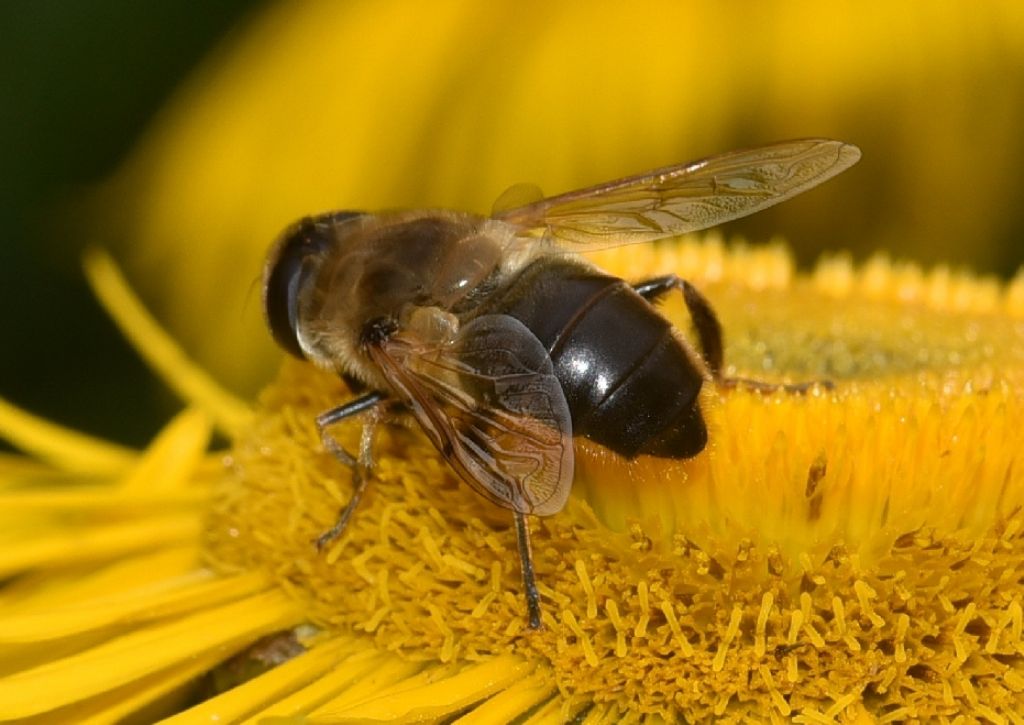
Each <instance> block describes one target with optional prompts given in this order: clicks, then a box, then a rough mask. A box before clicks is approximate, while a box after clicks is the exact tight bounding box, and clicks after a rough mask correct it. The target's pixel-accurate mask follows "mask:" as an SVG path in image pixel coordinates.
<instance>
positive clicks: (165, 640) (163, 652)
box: [0, 591, 301, 719]
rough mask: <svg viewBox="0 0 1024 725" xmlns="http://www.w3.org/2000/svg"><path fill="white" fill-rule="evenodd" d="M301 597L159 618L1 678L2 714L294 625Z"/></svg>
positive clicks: (105, 687)
mask: <svg viewBox="0 0 1024 725" xmlns="http://www.w3.org/2000/svg"><path fill="white" fill-rule="evenodd" d="M300 616H301V615H300V614H299V612H298V609H297V607H296V605H295V603H294V602H293V601H292V600H290V599H289V598H287V597H285V596H284V595H282V594H281V593H280V592H277V591H271V592H268V593H265V594H260V595H257V596H253V597H249V598H247V599H244V600H242V601H240V602H234V603H231V604H227V605H223V606H220V607H215V608H211V609H209V610H207V611H203V612H200V613H198V614H193V615H191V616H187V617H183V618H180V619H176V620H173V621H169V622H163V623H159V624H154V625H151V626H149V627H145V628H143V629H139V630H136V631H134V632H131V633H130V634H125V635H122V636H120V637H117V638H115V639H113V640H111V641H110V642H107V643H105V644H100V645H98V646H96V647H93V648H92V649H89V650H86V651H84V652H80V653H78V654H72V655H69V656H65V657H62V658H60V659H58V660H55V661H54V662H50V663H48V664H44V665H41V666H39V667H35V668H33V669H30V670H27V671H23V672H17V673H14V674H11V675H8V676H6V677H4V678H2V679H0V719H14V718H21V717H28V716H30V715H35V714H40V713H44V712H47V711H50V710H53V709H55V708H58V707H61V706H63V705H67V704H70V703H73V702H76V701H79V700H84V699H86V698H89V697H92V696H94V695H98V694H101V693H103V692H107V691H110V690H114V689H116V688H118V687H120V686H121V685H123V684H124V683H126V682H131V681H132V680H136V679H139V678H142V677H145V676H147V675H150V674H153V673H155V672H159V671H160V670H161V669H164V668H166V667H171V666H174V665H177V664H179V663H181V662H183V661H186V660H187V659H188V658H190V657H195V656H198V655H204V654H207V653H210V652H213V651H216V652H219V653H220V654H222V655H223V656H225V657H226V656H228V655H229V654H231V653H232V652H233V651H234V650H235V649H237V648H239V647H241V646H243V645H244V644H246V643H248V642H251V641H253V640H255V639H257V638H258V637H260V636H262V635H264V634H267V633H269V632H273V631H276V630H278V629H286V628H289V627H291V626H294V625H295V624H296V623H297V621H298V619H299V618H300Z"/></svg>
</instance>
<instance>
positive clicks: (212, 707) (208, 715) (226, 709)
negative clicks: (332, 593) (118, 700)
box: [164, 637, 394, 725]
mask: <svg viewBox="0 0 1024 725" xmlns="http://www.w3.org/2000/svg"><path fill="white" fill-rule="evenodd" d="M360 647H365V644H359V643H357V642H355V641H353V640H352V639H351V638H348V637H336V638H334V639H330V640H327V641H325V642H321V643H317V644H313V645H312V646H311V648H310V649H309V650H308V651H306V652H304V653H302V654H299V655H298V656H296V657H293V658H292V659H289V660H288V662H287V663H284V664H283V665H281V666H279V667H275V668H273V669H272V670H270V671H268V672H266V673H264V674H262V675H260V676H259V677H255V678H253V679H252V680H249V681H248V682H246V683H244V684H242V685H239V686H237V687H233V688H232V689H230V690H228V691H227V692H224V693H222V694H220V695H217V696H216V697H213V698H211V699H208V700H206V701H205V702H201V703H200V705H197V706H196V707H194V708H190V709H189V710H186V711H184V712H182V713H180V714H178V715H176V716H174V717H172V718H169V719H167V720H165V721H164V725H172V724H173V725H178V724H183V723H196V722H241V721H243V720H246V721H249V720H252V721H254V722H256V721H260V720H263V719H265V718H268V717H289V716H293V715H301V714H304V713H308V712H309V711H310V710H312V709H313V707H315V706H316V705H317V703H318V702H322V701H324V700H325V699H327V698H328V697H329V696H330V694H333V693H336V692H337V690H338V689H339V688H342V687H344V686H345V685H347V684H349V683H351V682H352V680H354V679H356V678H359V677H364V676H365V675H366V674H368V673H369V672H372V671H374V670H376V669H377V668H378V667H380V666H381V665H382V664H383V663H384V660H385V659H388V658H391V659H393V658H394V657H393V656H392V655H387V654H384V653H382V652H376V651H374V650H372V649H371V650H367V649H365V648H364V649H362V651H361V652H359V653H358V654H355V655H346V651H347V650H358V649H359V648H360ZM352 660H355V662H356V663H357V664H358V665H357V666H348V665H346V663H349V662H352ZM338 672H343V673H345V675H343V676H342V677H338V675H337V673H338ZM326 688H327V689H326ZM310 690H312V691H314V692H317V695H315V696H313V697H312V698H310V696H309V694H310ZM300 702H301V705H300Z"/></svg>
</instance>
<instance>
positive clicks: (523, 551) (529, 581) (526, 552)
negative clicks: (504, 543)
mask: <svg viewBox="0 0 1024 725" xmlns="http://www.w3.org/2000/svg"><path fill="white" fill-rule="evenodd" d="M512 515H513V516H515V519H516V543H517V544H518V545H519V563H520V565H521V568H522V571H523V589H524V590H525V592H526V611H527V613H528V615H529V618H530V629H540V594H539V593H538V592H537V580H536V578H534V575H533V554H532V552H531V551H530V527H529V526H527V523H526V516H525V514H523V513H522V512H521V511H514V512H513V514H512Z"/></svg>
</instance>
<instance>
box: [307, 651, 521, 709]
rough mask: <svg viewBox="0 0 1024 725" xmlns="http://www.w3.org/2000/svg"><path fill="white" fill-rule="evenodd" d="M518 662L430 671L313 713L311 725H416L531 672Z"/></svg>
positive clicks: (498, 661) (509, 658) (504, 659)
mask: <svg viewBox="0 0 1024 725" xmlns="http://www.w3.org/2000/svg"><path fill="white" fill-rule="evenodd" d="M535 666H536V665H535V664H532V663H529V662H527V661H525V660H523V659H521V658H519V657H514V656H500V657H494V658H491V659H488V660H486V661H484V662H481V663H479V664H471V665H467V666H465V667H462V668H460V669H458V670H456V671H453V672H449V673H447V674H443V675H440V676H439V673H438V672H437V671H436V670H435V671H431V672H430V673H427V674H423V675H415V676H413V677H410V678H409V679H407V680H404V681H401V682H398V683H396V684H394V685H391V686H389V687H383V688H378V689H377V691H376V692H375V693H374V695H373V697H371V698H368V699H366V700H364V701H363V702H360V703H358V704H346V702H345V701H346V698H342V699H340V700H335V701H333V702H330V703H327V704H326V705H324V706H322V707H320V708H318V709H317V710H315V711H314V712H313V713H312V714H311V715H310V720H311V721H313V722H339V721H341V722H391V723H400V722H418V721H422V720H430V719H437V718H441V717H444V716H446V715H452V714H454V713H457V712H459V711H460V710H462V709H463V708H465V707H466V706H468V705H472V704H473V703H475V702H479V701H481V700H483V699H485V698H487V697H489V696H490V695H492V694H494V693H495V692H497V691H498V690H501V689H504V688H506V687H508V686H509V685H511V684H512V683H514V682H516V681H518V680H520V679H522V678H523V677H525V676H527V675H528V674H529V673H530V672H531V671H532V670H533V669H534V667H535Z"/></svg>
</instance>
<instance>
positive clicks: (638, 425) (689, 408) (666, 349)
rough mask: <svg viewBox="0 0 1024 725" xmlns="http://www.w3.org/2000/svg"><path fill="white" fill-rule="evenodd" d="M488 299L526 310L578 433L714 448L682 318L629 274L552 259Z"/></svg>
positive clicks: (655, 448) (514, 311)
mask: <svg viewBox="0 0 1024 725" xmlns="http://www.w3.org/2000/svg"><path fill="white" fill-rule="evenodd" d="M487 307H488V310H487V311H489V312H501V313H504V314H509V315H512V316H513V317H515V318H517V319H518V320H520V321H521V322H522V323H523V324H525V325H526V326H527V327H528V328H530V330H532V331H533V333H534V334H535V335H536V336H537V338H538V339H539V340H540V341H541V343H543V345H544V346H545V347H546V348H547V350H548V353H549V354H550V356H551V361H552V363H553V364H554V366H555V374H556V375H557V376H558V380H559V382H560V383H561V384H562V389H563V390H564V391H565V396H566V400H567V401H568V403H569V410H570V412H571V413H572V422H573V435H582V436H586V437H587V438H589V439H591V440H593V441H595V442H597V443H600V444H602V445H604V446H606V447H608V448H610V449H612V450H613V451H615V452H616V453H619V454H620V455H623V456H626V457H628V458H632V457H634V456H636V455H639V454H641V453H645V454H650V455H654V456H660V457H664V458H689V457H691V456H695V455H696V454H698V453H699V452H700V451H702V450H703V449H704V446H705V445H706V443H707V429H706V427H705V426H704V421H703V418H702V417H701V414H700V409H699V408H698V405H697V403H698V401H697V394H698V393H699V392H700V386H701V383H702V382H703V378H702V373H701V371H700V370H698V369H697V368H696V366H695V365H694V364H693V362H692V360H691V359H690V357H689V355H688V354H687V352H686V351H685V350H684V349H683V346H682V344H681V343H680V342H679V340H677V339H676V338H675V336H674V335H673V332H672V326H671V325H670V324H669V323H668V322H667V321H666V320H665V319H664V318H662V317H661V316H660V315H659V314H658V313H657V312H655V311H654V309H653V308H652V307H651V306H650V304H648V303H647V301H646V300H644V299H643V298H642V297H641V296H640V295H638V294H637V293H636V292H634V291H633V289H632V288H631V287H630V286H629V285H628V284H626V283H625V282H623V281H622V280H620V279H617V278H615V277H609V276H607V275H602V274H599V273H595V272H593V271H592V270H590V269H588V268H586V267H582V266H579V265H577V264H574V263H572V262H571V261H566V260H557V259H556V260H551V259H546V260H541V261H540V262H535V263H533V264H531V265H530V266H529V267H527V268H526V269H525V270H524V271H523V272H522V273H521V274H520V275H519V277H517V278H516V280H515V281H514V282H513V283H512V284H511V285H510V286H509V287H507V288H506V289H505V290H503V292H502V294H501V295H500V297H497V296H496V297H494V298H492V299H491V300H490V301H489V303H488V305H487Z"/></svg>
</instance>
